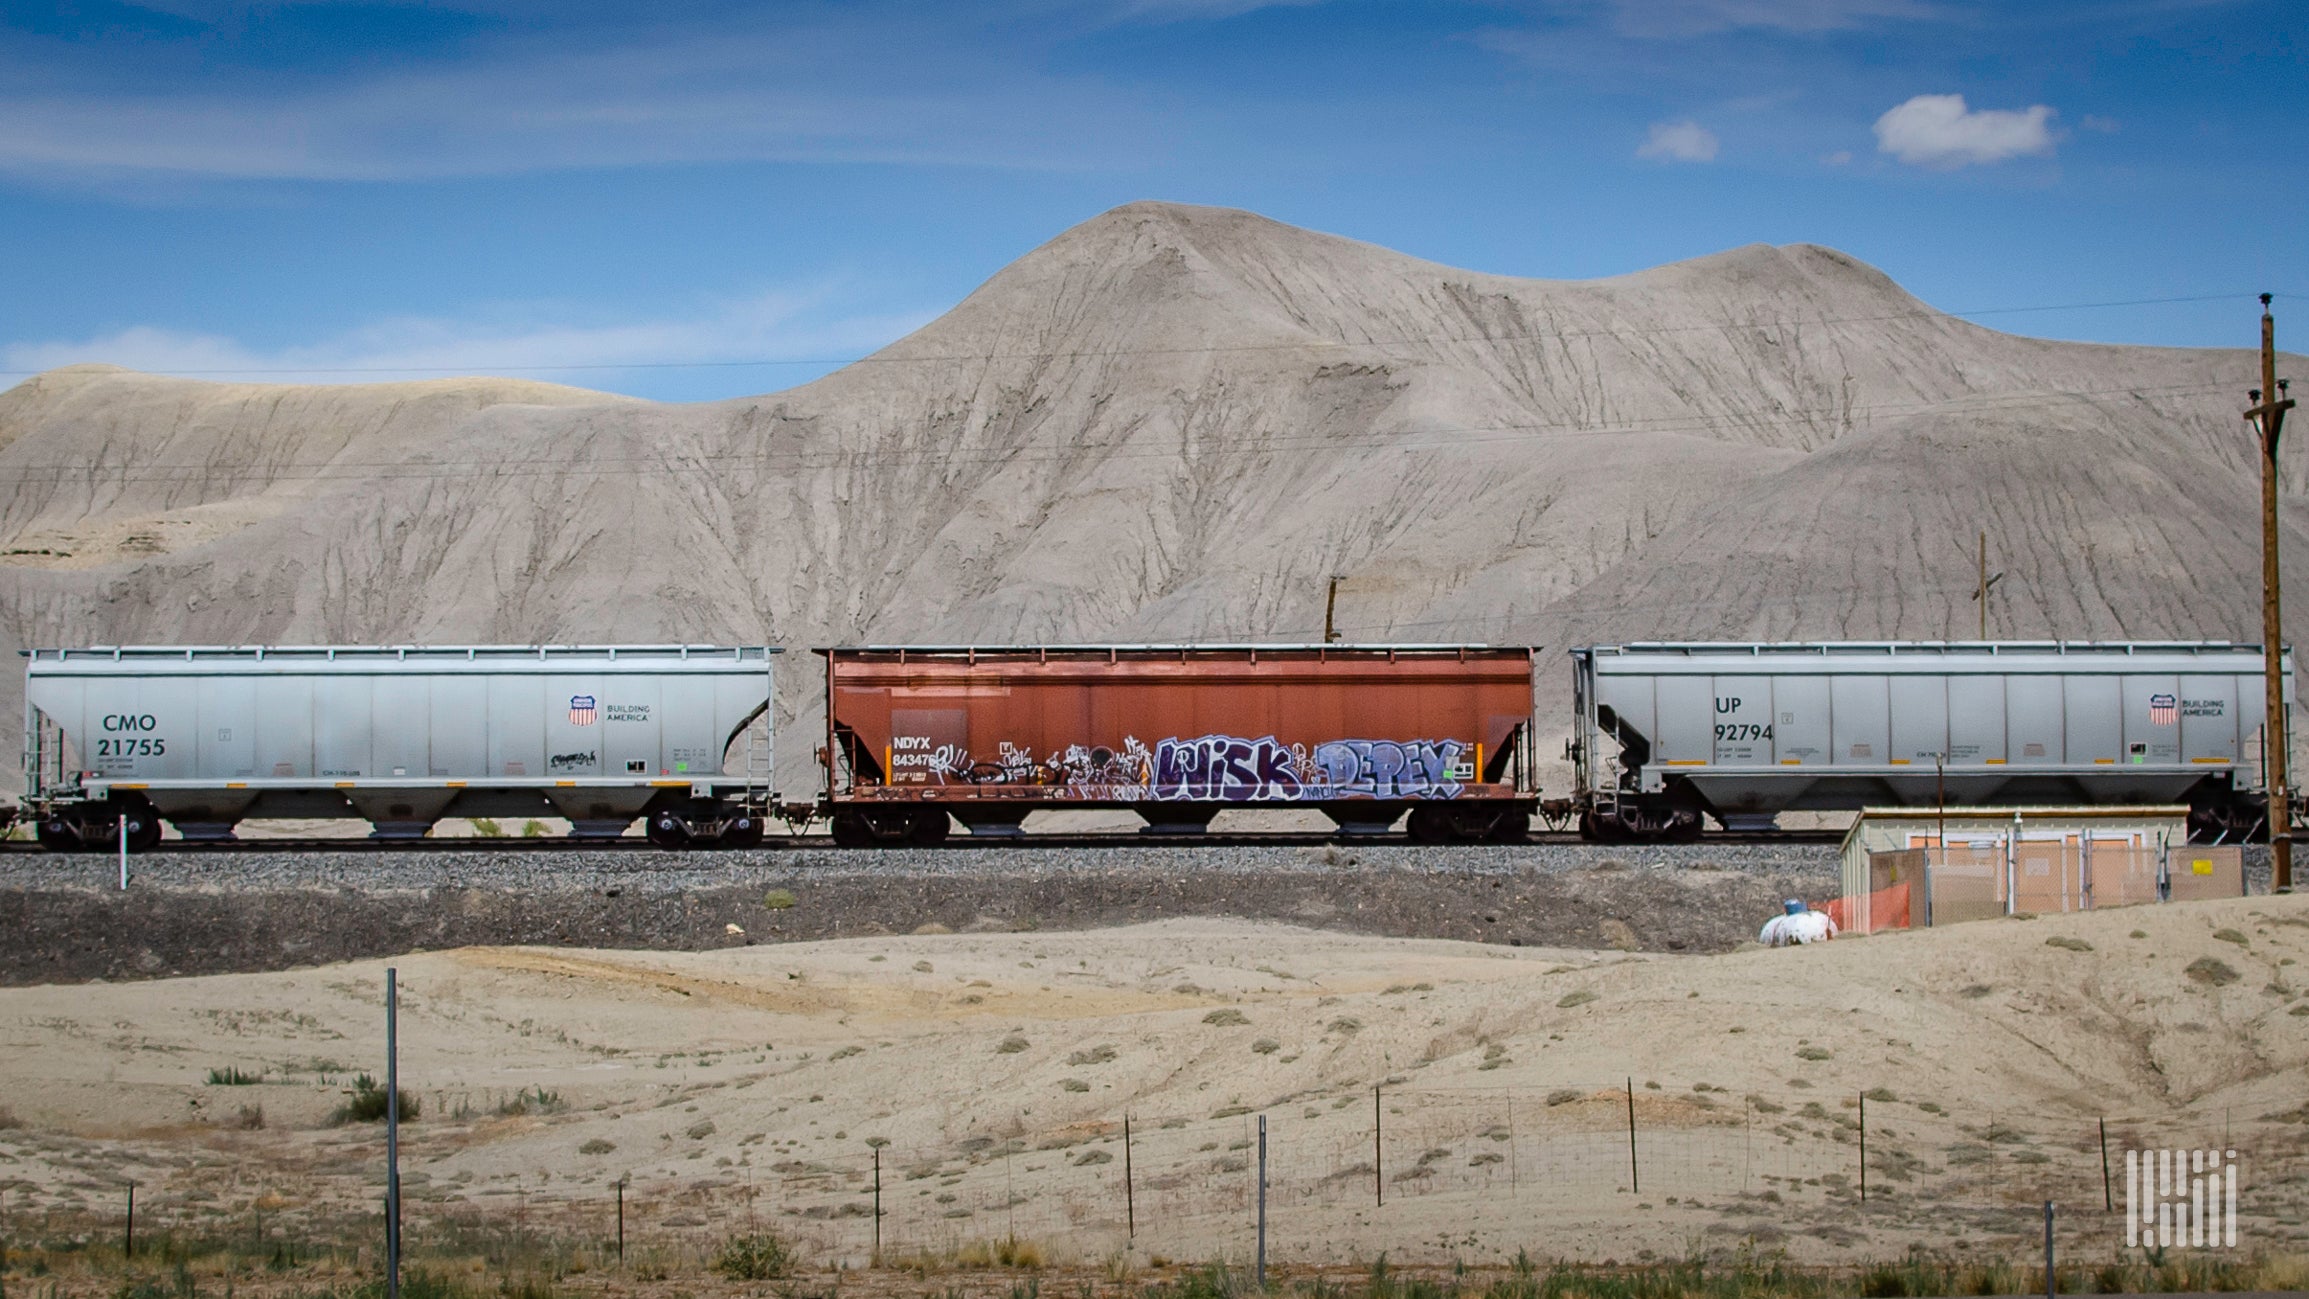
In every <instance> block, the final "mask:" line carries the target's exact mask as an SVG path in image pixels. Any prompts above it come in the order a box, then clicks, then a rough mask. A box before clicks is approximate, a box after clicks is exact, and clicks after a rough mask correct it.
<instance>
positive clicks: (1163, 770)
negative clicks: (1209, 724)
mask: <svg viewBox="0 0 2309 1299" xmlns="http://www.w3.org/2000/svg"><path fill="white" fill-rule="evenodd" d="M1299 757H1300V754H1298V753H1295V752H1293V751H1292V750H1291V749H1289V748H1286V747H1284V746H1283V744H1282V743H1280V742H1279V741H1277V740H1276V739H1275V737H1274V736H1272V735H1267V736H1262V737H1260V738H1259V739H1256V740H1245V739H1239V738H1237V737H1235V736H1232V735H1206V736H1203V737H1202V738H1201V739H1197V740H1164V741H1162V742H1160V743H1158V744H1156V745H1155V751H1154V796H1155V797H1156V798H1159V799H1168V800H1189V801H1197V802H1206V801H1207V802H1225V803H1250V802H1269V801H1278V802H1279V801H1289V800H1292V799H1298V798H1303V797H1305V792H1304V790H1305V782H1304V781H1302V780H1301V779H1300V775H1299V765H1300V764H1299Z"/></svg>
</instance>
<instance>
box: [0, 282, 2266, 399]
mask: <svg viewBox="0 0 2309 1299" xmlns="http://www.w3.org/2000/svg"><path fill="white" fill-rule="evenodd" d="M1575 283H1576V282H1575ZM2239 296H2241V295H2238V294H2230V293H2200V294H2190V295H2186V296H2181V297H2168V298H2127V299H2120V300H2115V301H2106V302H2068V303H2051V304H2046V305H2040V306H2020V307H1980V308H1974V309H1971V310H1966V311H1936V310H1933V309H1932V308H1929V307H1926V308H1923V309H1920V310H1916V311H1901V312H1887V313H1883V314H1879V315H1871V316H1823V317H1820V318H1818V319H1806V320H1797V319H1775V320H1754V321H1722V322H1716V323H1710V324H1703V325H1655V326H1631V327H1626V328H1610V329H1571V330H1547V331H1535V332H1531V333H1507V334H1492V333H1473V334H1432V335H1403V336H1398V337H1393V338H1367V339H1362V340H1350V339H1310V340H1306V341H1290V342H1265V343H1211V344H1202V345H1198V346H1194V347H1117V348H1069V349H1055V350H1046V351H1010V352H1005V351H986V352H953V353H930V354H925V355H919V356H888V355H884V354H883V353H881V352H876V353H871V354H868V355H865V356H846V357H772V358H763V359H753V360H730V361H573V362H566V363H561V364H552V365H483V364H480V363H478V362H475V363H469V364H464V365H454V366H441V365H315V366H257V367H241V366H211V367H202V368H191V369H177V370H147V371H140V373H145V374H154V375H162V376H168V377H175V378H197V377H199V376H202V375H216V374H453V375H468V374H474V373H476V372H482V373H488V374H547V373H563V372H573V371H615V370H704V369H760V368H767V367H777V366H847V365H933V364H958V363H964V362H991V361H1057V360H1087V359H1099V358H1112V357H1124V356H1201V355H1216V354H1222V353H1249V352H1276V351H1304V350H1310V349H1329V348H1341V347H1348V348H1368V347H1409V346H1415V345H1418V344H1423V343H1424V344H1438V343H1517V342H1547V341H1559V340H1564V339H1575V338H1646V337H1657V336H1661V335H1666V334H1684V333H1731V332H1736V331H1742V330H1751V329H1757V330H1761V329H1790V328H1794V329H1801V328H1806V327H1813V326H1826V325H1855V324H1880V323H1884V322H1888V321H1898V320H1946V319H1970V318H1971V317H1974V316H1999V315H2017V314H2022V313H2028V312H2044V311H2090V310H2098V309H2102V308H2112V307H2142V306H2160V305H2166V304H2172V303H2186V302H2219V301H2226V300H2228V299H2230V298H2235V297H2239ZM2281 296H2286V297H2290V296H2292V295H2290V294H2287V295H2281ZM901 341H902V340H901ZM892 346H895V344H892ZM884 350H885V351H887V349H884ZM44 373H46V371H44V370H0V376H6V377H12V378H23V377H29V376H31V375H36V374H44Z"/></svg>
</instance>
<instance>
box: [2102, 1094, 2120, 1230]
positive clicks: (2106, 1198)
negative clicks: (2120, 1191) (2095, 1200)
mask: <svg viewBox="0 0 2309 1299" xmlns="http://www.w3.org/2000/svg"><path fill="white" fill-rule="evenodd" d="M2101 1208H2103V1209H2105V1210H2107V1211H2108V1212H2110V1213H2114V1212H2116V1209H2117V1195H2116V1190H2115V1188H2113V1187H2111V1186H2110V1185H2109V1121H2108V1118H2107V1116H2106V1115H2103V1116H2102V1118H2101Z"/></svg>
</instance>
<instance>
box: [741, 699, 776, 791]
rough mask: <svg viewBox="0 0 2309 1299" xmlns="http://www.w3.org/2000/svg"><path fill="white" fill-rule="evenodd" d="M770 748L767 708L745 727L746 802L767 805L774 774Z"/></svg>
mask: <svg viewBox="0 0 2309 1299" xmlns="http://www.w3.org/2000/svg"><path fill="white" fill-rule="evenodd" d="M772 757H773V755H772V753H771V750H770V714H769V711H768V710H767V709H765V710H763V712H762V715H761V716H760V717H758V718H756V719H754V722H753V724H752V725H750V726H748V727H747V728H746V803H747V805H748V806H754V807H762V806H767V805H768V803H769V801H770V781H771V779H772V777H773V775H774V771H773V768H772V763H771V759H772Z"/></svg>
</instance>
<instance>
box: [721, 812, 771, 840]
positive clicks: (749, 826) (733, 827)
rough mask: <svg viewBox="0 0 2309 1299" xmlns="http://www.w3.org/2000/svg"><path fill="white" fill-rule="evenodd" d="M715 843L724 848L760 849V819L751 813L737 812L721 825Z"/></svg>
mask: <svg viewBox="0 0 2309 1299" xmlns="http://www.w3.org/2000/svg"><path fill="white" fill-rule="evenodd" d="M717 842H719V843H720V845H721V846H722V847H724V848H759V847H761V846H762V818H761V817H760V816H759V815H757V814H755V813H753V812H739V813H738V814H737V815H735V816H733V817H731V818H730V819H729V821H728V822H727V823H726V824H724V825H723V827H722V837H721V838H720V839H719V840H718V841H717Z"/></svg>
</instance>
